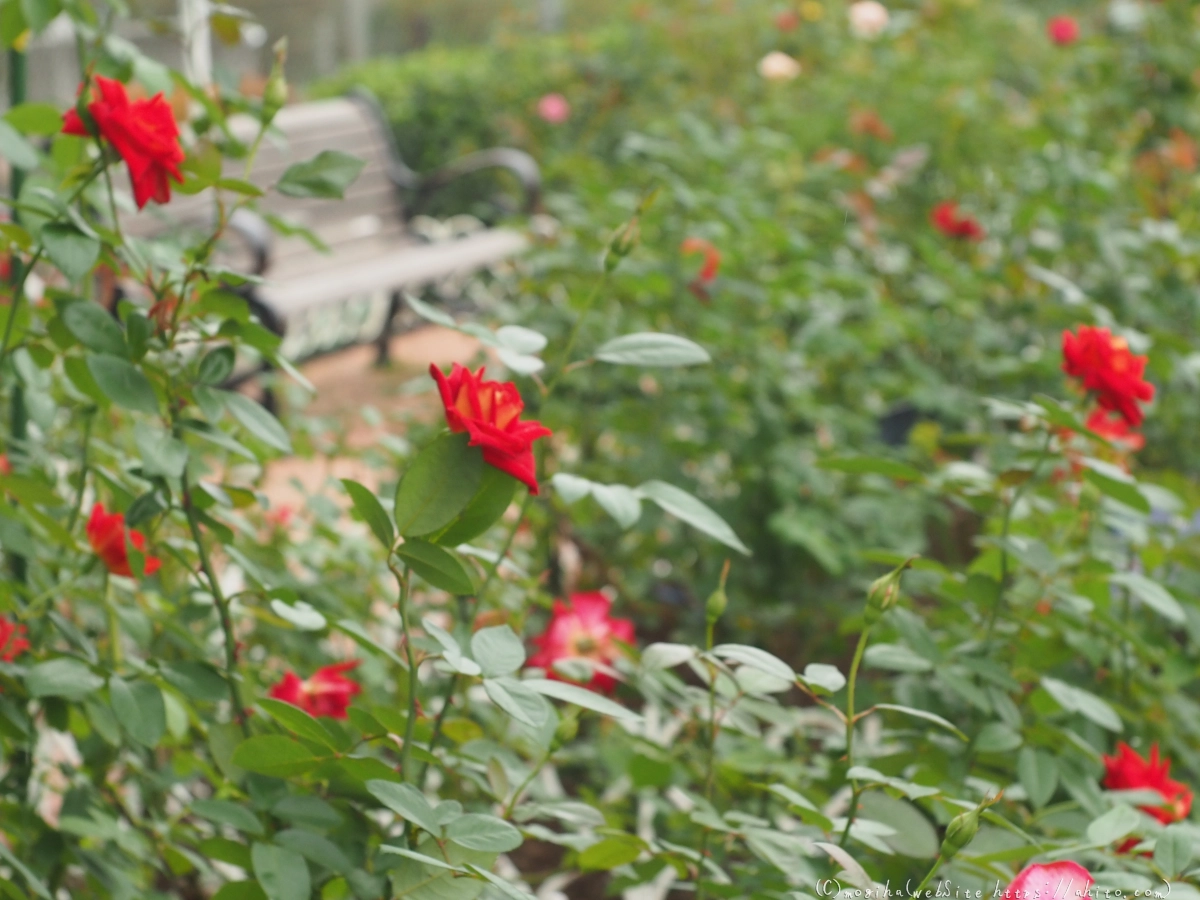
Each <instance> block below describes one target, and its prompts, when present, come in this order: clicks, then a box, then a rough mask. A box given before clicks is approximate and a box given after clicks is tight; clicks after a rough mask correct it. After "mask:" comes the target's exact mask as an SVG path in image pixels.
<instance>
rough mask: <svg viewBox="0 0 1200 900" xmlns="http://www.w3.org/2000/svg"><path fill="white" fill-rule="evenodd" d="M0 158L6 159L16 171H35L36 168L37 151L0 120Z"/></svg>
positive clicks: (11, 127) (14, 129)
mask: <svg viewBox="0 0 1200 900" xmlns="http://www.w3.org/2000/svg"><path fill="white" fill-rule="evenodd" d="M0 156H2V157H4V158H5V159H7V160H8V161H9V162H10V163H12V165H13V167H14V168H17V169H36V168H37V167H38V154H37V149H36V148H35V147H34V146H33V144H31V143H29V141H27V140H25V138H24V136H23V135H22V134H21V133H20V132H19V131H17V129H16V128H14V127H13V126H12V124H11V123H9V122H7V121H6V120H4V119H0Z"/></svg>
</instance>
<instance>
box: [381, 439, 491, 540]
mask: <svg viewBox="0 0 1200 900" xmlns="http://www.w3.org/2000/svg"><path fill="white" fill-rule="evenodd" d="M469 440H470V437H469V436H468V435H466V434H445V435H442V436H441V437H439V438H438V439H437V440H435V441H434V442H433V443H431V444H430V445H429V446H427V447H426V448H425V449H424V450H422V451H421V452H420V453H418V454H417V458H416V459H414V460H413V461H412V464H411V465H410V466H409V467H408V471H406V472H405V473H404V477H403V478H401V479H400V484H399V485H398V486H397V488H396V508H395V518H396V528H397V530H398V531H399V532H400V534H402V535H404V536H405V537H419V536H421V535H424V534H430V533H431V532H434V531H439V530H441V529H442V528H445V527H446V526H447V525H449V524H450V523H451V522H452V521H453V520H454V519H455V517H456V516H458V514H459V513H461V512H462V511H463V510H464V509H466V507H467V504H468V503H470V502H471V500H472V499H473V498H474V497H475V494H476V492H477V491H478V490H479V486H480V484H481V482H482V481H483V452H482V451H481V450H480V449H479V448H478V447H468V446H467V442H468V441H469Z"/></svg>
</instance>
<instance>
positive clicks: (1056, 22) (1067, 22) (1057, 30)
mask: <svg viewBox="0 0 1200 900" xmlns="http://www.w3.org/2000/svg"><path fill="white" fill-rule="evenodd" d="M1046 34H1048V35H1049V36H1050V40H1052V41H1054V43H1056V44H1058V45H1059V46H1060V47H1065V46H1066V45H1067V44H1073V43H1075V42H1076V41H1077V40H1079V23H1078V22H1076V21H1075V20H1074V19H1073V18H1071V17H1070V16H1055V17H1054V18H1053V19H1051V20H1050V21H1049V22H1047V23H1046Z"/></svg>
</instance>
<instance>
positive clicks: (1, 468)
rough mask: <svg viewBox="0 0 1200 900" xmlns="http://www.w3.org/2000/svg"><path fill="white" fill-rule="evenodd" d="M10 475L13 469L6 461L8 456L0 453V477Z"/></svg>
mask: <svg viewBox="0 0 1200 900" xmlns="http://www.w3.org/2000/svg"><path fill="white" fill-rule="evenodd" d="M12 473H13V467H12V463H11V462H10V461H9V459H8V454H7V453H0V475H11V474H12Z"/></svg>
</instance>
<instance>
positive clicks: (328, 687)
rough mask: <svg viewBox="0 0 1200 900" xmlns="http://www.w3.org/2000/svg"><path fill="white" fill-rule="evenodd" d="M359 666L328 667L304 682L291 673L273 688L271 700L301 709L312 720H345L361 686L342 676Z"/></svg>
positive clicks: (353, 661)
mask: <svg viewBox="0 0 1200 900" xmlns="http://www.w3.org/2000/svg"><path fill="white" fill-rule="evenodd" d="M356 666H358V660H357V659H352V660H350V661H349V662H343V663H338V664H337V665H333V666H325V667H324V668H321V669H317V671H316V672H314V673H313V675H312V677H311V678H306V679H304V680H303V681H301V680H300V676H298V675H297V674H296V673H295V672H288V673H287V674H286V675H284V676H283V679H282V680H281V681H280V682H279V683H278V684H276V685H275V686H274V687H273V688H271V692H270V696H271V697H273V698H274V699H276V700H282V701H283V702H284V703H290V704H292V706H298V707H300V709H302V710H304V711H305V712H306V713H308V714H309V715H310V716H314V717H316V716H326V717H328V718H330V719H344V718H346V710H347V709H349V708H350V701H351V700H353V699H354V698H355V697H357V696H358V695H359V694H361V693H362V685H360V684H359V683H358V682H357V681H354V680H353V679H351V678H347V677H346V676H345V675H343V674H342V673H343V672H349V671H350V670H351V669H354V668H355V667H356Z"/></svg>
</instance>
